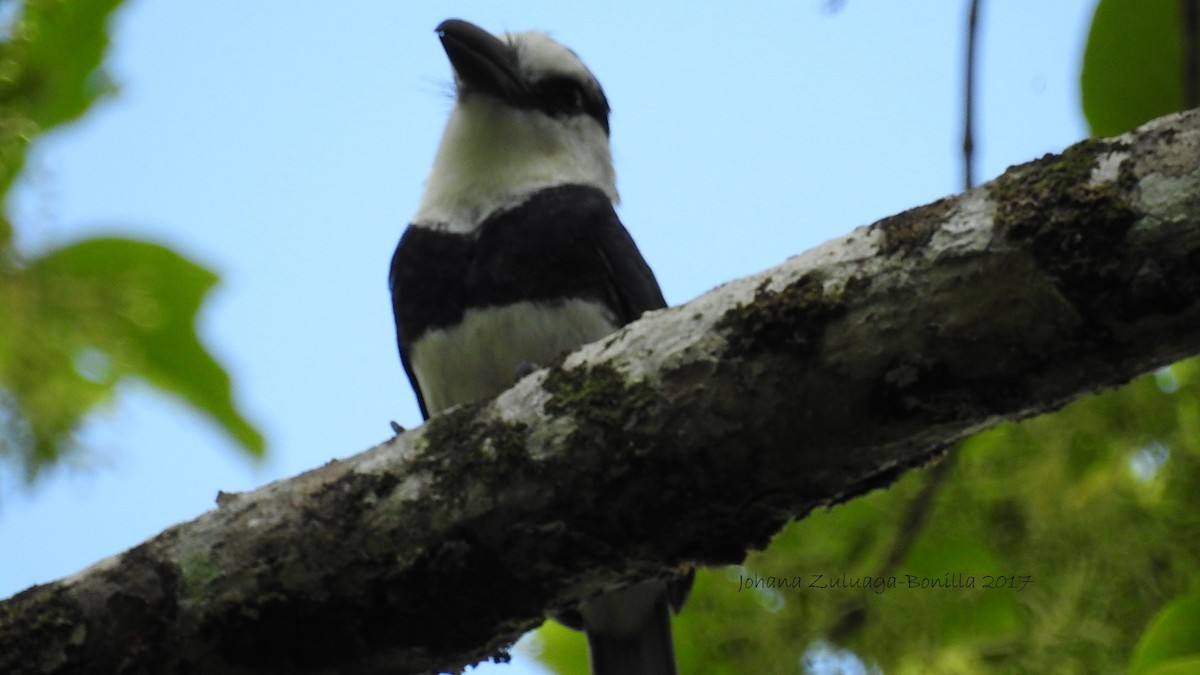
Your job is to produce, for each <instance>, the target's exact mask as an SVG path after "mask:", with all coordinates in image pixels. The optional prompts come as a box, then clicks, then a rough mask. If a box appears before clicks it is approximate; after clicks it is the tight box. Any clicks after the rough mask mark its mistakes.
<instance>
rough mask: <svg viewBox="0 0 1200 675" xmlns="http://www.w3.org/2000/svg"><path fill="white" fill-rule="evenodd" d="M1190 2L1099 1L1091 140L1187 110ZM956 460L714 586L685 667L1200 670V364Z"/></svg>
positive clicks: (831, 516)
mask: <svg viewBox="0 0 1200 675" xmlns="http://www.w3.org/2000/svg"><path fill="white" fill-rule="evenodd" d="M1182 1H1183V2H1192V1H1195V0H1182ZM1181 5H1182V2H1177V1H1176V0H1162V1H1155V2H1143V1H1142V0H1101V1H1100V2H1099V5H1098V8H1097V10H1096V14H1095V18H1094V23H1093V26H1092V30H1091V33H1090V36H1089V40H1088V45H1087V53H1086V54H1085V56H1084V66H1083V68H1084V71H1083V74H1082V78H1081V82H1082V99H1083V106H1084V109H1085V114H1086V116H1087V119H1088V121H1089V123H1090V124H1091V125H1092V130H1093V134H1094V135H1115V134H1120V133H1124V132H1126V131H1129V130H1130V129H1132V128H1134V127H1136V126H1137V125H1139V124H1142V123H1144V122H1147V121H1149V120H1150V119H1153V118H1154V117H1158V116H1161V115H1164V114H1167V113H1170V112H1173V111H1176V110H1179V109H1181V107H1182V102H1183V94H1182V92H1183V86H1182V77H1183V69H1182V67H1181V64H1182V63H1183V60H1182V58H1181V50H1182V45H1183V42H1184V41H1183V40H1182V39H1181V36H1182V32H1181V30H1180V26H1181V19H1182V16H1183V14H1182V11H1181ZM943 461H949V462H952V464H951V465H950V466H949V467H947V469H948V470H946V471H938V470H937V468H936V467H934V468H927V469H924V470H921V471H913V472H910V473H909V474H907V475H906V476H905V477H904V478H903V479H902V480H901V481H900V482H898V483H897V484H895V485H893V486H892V487H891V488H889V489H887V490H883V491H878V492H875V493H872V494H870V495H867V496H865V497H862V498H859V499H856V500H854V501H852V502H850V503H847V504H843V505H840V506H837V507H835V508H833V509H830V510H828V511H824V512H819V513H813V514H811V515H809V516H808V517H807V518H805V519H804V520H802V521H799V522H796V523H793V524H792V525H790V526H789V527H787V528H786V529H785V530H784V531H783V532H781V533H780V534H779V535H778V536H777V537H776V538H775V540H774V541H773V542H772V544H771V546H770V547H769V548H768V549H767V550H766V551H760V552H755V553H753V554H751V555H750V556H749V557H748V558H747V559H746V561H745V563H744V565H743V566H741V567H733V568H727V569H706V570H701V571H700V572H699V574H698V575H697V580H696V587H695V590H694V592H693V594H692V598H691V600H690V601H689V603H688V606H687V607H686V608H685V610H684V612H683V613H682V614H680V615H679V616H678V617H676V619H675V622H674V630H675V640H676V648H677V652H678V659H679V669H680V671H681V672H683V673H722V674H724V673H731V674H732V673H789V672H790V673H801V672H803V673H845V674H852V673H864V674H865V673H879V672H886V673H888V674H889V675H897V674H899V675H907V674H910V673H911V674H914V675H915V674H917V673H929V674H933V675H937V674H942V673H944V674H947V675H949V674H952V673H953V674H960V673H974V674H981V675H991V674H999V673H1065V674H1072V673H1119V672H1131V673H1134V674H1135V675H1182V674H1184V673H1188V674H1192V673H1200V359H1191V360H1188V361H1184V362H1181V363H1178V364H1175V365H1174V366H1172V367H1170V368H1167V369H1163V370H1160V371H1158V372H1157V373H1154V374H1151V375H1147V376H1144V377H1142V378H1139V379H1138V380H1136V381H1135V382H1133V383H1132V384H1129V385H1127V386H1125V387H1123V388H1121V389H1118V390H1115V391H1111V392H1108V393H1105V394H1102V395H1099V396H1093V397H1090V398H1086V399H1082V400H1079V401H1076V402H1075V403H1073V404H1071V405H1070V406H1068V407H1066V408H1065V409H1063V410H1061V411H1059V412H1057V413H1054V414H1051V415H1045V416H1042V417H1038V418H1036V419H1031V420H1026V421H1024V422H1020V423H1009V424H1006V425H1004V426H1001V427H999V428H996V429H993V430H991V431H989V432H986V433H983V434H980V435H978V436H976V437H974V438H971V439H969V440H968V441H966V442H964V443H963V444H962V445H961V446H960V447H959V448H958V449H957V450H956V451H955V452H954V453H953V454H952V455H950V456H948V458H947V459H945V460H943ZM925 495H932V499H931V500H928V501H926V500H923V499H922V497H923V496H925ZM914 510H918V511H921V513H919V514H914V513H913V511H914ZM917 515H919V516H920V517H915V516H917ZM914 521H916V522H920V523H922V526H921V527H918V528H915V529H914V528H908V529H906V523H911V522H914ZM818 575H820V576H818ZM864 578H867V579H870V580H871V581H872V583H873V584H874V585H873V587H871V588H862V585H863V584H862V581H863V579H864ZM747 579H749V580H752V583H753V580H757V581H758V582H759V584H760V585H759V586H758V587H755V586H753V585H752V586H750V587H747V586H746V585H745V581H746V580H747ZM843 579H844V580H845V583H844V584H843V585H842V586H841V587H835V586H834V585H833V584H835V583H838V582H842V581H843ZM892 579H894V580H895V586H894V587H893V586H889V585H888V584H889V582H890V581H891V580H892ZM910 579H911V580H916V581H917V582H918V584H917V586H915V587H910ZM880 580H882V581H883V584H882V586H881V585H880V583H879V581H880ZM920 580H930V581H931V582H932V581H935V580H936V581H940V582H943V586H942V587H929V586H926V587H921V586H920V584H919V581H920ZM772 581H775V582H786V583H788V584H791V583H792V582H796V581H798V582H799V587H795V586H789V587H778V583H776V584H775V585H776V587H768V586H770V585H771V584H770V582H772ZM947 582H949V583H947ZM989 582H990V586H991V587H988V586H989ZM850 584H858V586H857V587H851V588H847V587H846V586H847V585H850ZM530 649H531V650H532V651H534V652H535V653H536V654H537V657H538V658H539V660H541V661H542V662H543V663H544V664H546V665H547V666H548V667H550V668H552V669H553V670H554V671H555V672H558V673H562V674H563V675H568V674H583V673H586V663H587V657H586V644H585V641H584V639H583V637H582V636H581V634H579V633H575V632H573V631H570V630H567V629H565V628H562V627H561V626H558V625H556V624H553V623H552V622H548V623H547V625H546V626H544V627H543V628H542V629H541V630H540V631H539V632H538V633H537V635H536V637H535V639H534V641H533V643H532V645H531V646H530ZM839 668H840V670H839Z"/></svg>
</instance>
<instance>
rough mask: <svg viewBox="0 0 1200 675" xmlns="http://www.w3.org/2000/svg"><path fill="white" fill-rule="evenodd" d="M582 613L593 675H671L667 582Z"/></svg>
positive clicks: (604, 600) (606, 599)
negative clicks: (584, 618) (584, 619)
mask: <svg viewBox="0 0 1200 675" xmlns="http://www.w3.org/2000/svg"><path fill="white" fill-rule="evenodd" d="M590 604H591V605H592V606H591V607H588V608H587V609H586V610H585V611H584V616H585V617H586V630H587V640H588V652H589V653H590V654H591V663H592V675H675V672H676V671H675V648H674V645H673V644H672V642H671V610H670V607H669V605H668V595H667V589H666V584H664V583H662V582H655V583H648V584H639V585H637V586H633V587H631V588H626V589H624V590H621V591H617V592H615V593H611V594H606V595H605V596H603V597H601V598H599V599H597V600H593V601H592V603H590Z"/></svg>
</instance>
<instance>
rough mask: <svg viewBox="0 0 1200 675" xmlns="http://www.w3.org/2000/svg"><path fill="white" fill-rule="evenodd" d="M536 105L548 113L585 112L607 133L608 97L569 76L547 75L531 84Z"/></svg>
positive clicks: (558, 114)
mask: <svg viewBox="0 0 1200 675" xmlns="http://www.w3.org/2000/svg"><path fill="white" fill-rule="evenodd" d="M532 88H533V93H534V96H535V97H536V99H537V101H538V107H539V108H540V109H541V110H542V111H543V112H545V113H546V114H548V115H553V116H563V115H576V114H580V113H583V114H586V115H588V116H590V117H592V118H593V119H595V120H596V121H597V122H599V123H600V126H601V127H603V128H604V131H605V133H608V110H609V108H608V99H606V98H605V97H604V93H603V92H601V91H599V90H598V89H593V88H591V87H587V86H585V85H583V84H581V83H580V82H579V81H577V80H574V79H572V78H569V77H548V78H546V79H544V80H541V81H539V82H536V83H534V84H533V87H532Z"/></svg>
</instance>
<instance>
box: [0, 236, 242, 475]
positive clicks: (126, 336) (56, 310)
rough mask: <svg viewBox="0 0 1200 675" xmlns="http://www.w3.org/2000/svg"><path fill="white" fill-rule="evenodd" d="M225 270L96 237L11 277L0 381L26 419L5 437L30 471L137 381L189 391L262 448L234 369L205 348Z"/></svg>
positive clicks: (188, 397) (0, 339)
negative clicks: (211, 304) (202, 335)
mask: <svg viewBox="0 0 1200 675" xmlns="http://www.w3.org/2000/svg"><path fill="white" fill-rule="evenodd" d="M216 281H217V277H216V275H215V274H213V273H212V272H210V271H209V270H207V269H205V268H204V267H201V266H200V265H197V264H196V263H194V262H191V261H189V260H187V259H186V258H184V257H183V256H180V255H179V254H177V253H175V252H173V251H171V250H170V249H167V248H165V247H162V246H158V245H156V244H149V243H145V242H137V241H129V240H124V239H111V238H107V239H90V240H86V241H81V242H78V243H76V244H72V245H70V246H66V247H64V248H61V249H58V250H55V251H52V252H50V253H48V254H46V255H44V256H42V257H41V258H38V259H36V260H33V261H31V262H30V264H29V265H28V266H27V267H25V268H24V269H19V270H17V271H16V272H14V273H12V274H10V275H7V276H5V277H0V316H3V317H4V330H3V331H2V332H0V387H2V388H3V389H4V390H5V391H6V392H7V394H8V395H9V396H10V397H11V398H12V399H13V401H11V402H10V407H13V408H15V410H16V412H17V419H16V420H14V421H11V422H10V425H9V426H10V427H11V429H9V430H8V433H6V434H4V436H6V437H7V438H0V442H2V443H5V444H6V445H7V446H9V447H8V448H7V450H9V452H10V453H11V452H12V451H13V450H16V451H17V452H18V453H19V454H21V455H22V456H23V459H24V460H25V465H26V466H27V467H28V469H29V471H30V473H31V474H32V473H34V472H36V470H37V469H38V468H40V467H41V466H43V465H45V464H46V463H48V462H51V461H53V460H55V459H56V458H57V457H58V453H59V452H60V450H61V448H62V447H63V445H64V444H65V442H66V441H67V440H68V439H69V436H70V434H71V432H72V431H74V429H75V428H77V426H78V425H79V423H80V421H81V420H82V418H83V416H84V415H85V414H86V413H87V412H88V411H89V410H90V409H92V408H93V407H94V406H95V405H96V404H98V403H100V402H102V401H104V400H106V399H107V398H109V397H110V396H111V395H112V393H113V390H114V388H115V387H116V385H117V384H118V383H119V382H120V381H121V380H122V379H123V378H125V377H129V376H134V377H139V378H141V379H143V380H145V381H147V382H149V383H151V384H153V385H155V386H156V387H159V388H161V389H163V390H165V391H168V392H171V393H173V394H176V395H178V396H179V397H181V398H182V399H184V400H185V401H187V402H188V403H190V404H192V405H193V406H195V407H196V408H198V409H199V410H201V411H203V412H204V413H206V414H207V415H208V416H210V417H211V418H212V419H213V420H214V421H216V422H217V423H218V424H220V425H221V426H222V427H223V428H224V430H225V431H226V432H228V433H229V434H230V435H231V436H232V437H233V438H234V439H235V440H236V441H237V442H238V443H239V444H241V445H242V446H243V447H244V448H245V449H246V450H248V451H250V452H252V453H254V454H261V453H262V452H263V448H264V442H263V438H262V436H261V434H259V432H258V431H257V430H256V429H255V428H254V427H253V426H252V425H251V424H250V423H249V422H247V421H246V420H245V419H244V418H242V416H241V415H240V414H239V413H238V411H237V410H236V408H235V407H234V404H233V400H232V396H231V393H230V382H229V376H228V375H227V374H226V373H225V371H224V370H223V369H222V368H221V366H220V365H219V364H218V363H217V362H216V361H215V360H213V358H212V356H211V355H210V354H209V353H208V352H207V351H206V350H205V349H204V347H203V346H202V345H201V344H200V341H199V339H198V338H197V336H196V333H195V319H196V313H197V311H198V310H199V308H200V304H201V302H202V301H203V299H204V296H205V295H206V294H207V293H208V291H209V289H210V288H211V287H212V286H213V284H214V283H216Z"/></svg>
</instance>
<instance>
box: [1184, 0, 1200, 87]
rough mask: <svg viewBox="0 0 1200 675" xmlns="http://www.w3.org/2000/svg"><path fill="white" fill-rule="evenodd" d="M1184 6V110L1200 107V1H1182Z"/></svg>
mask: <svg viewBox="0 0 1200 675" xmlns="http://www.w3.org/2000/svg"><path fill="white" fill-rule="evenodd" d="M1180 4H1182V5H1183V7H1182V8H1181V9H1182V10H1183V103H1184V106H1183V107H1184V109H1186V110H1190V109H1192V108H1195V107H1197V106H1200V0H1180Z"/></svg>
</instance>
